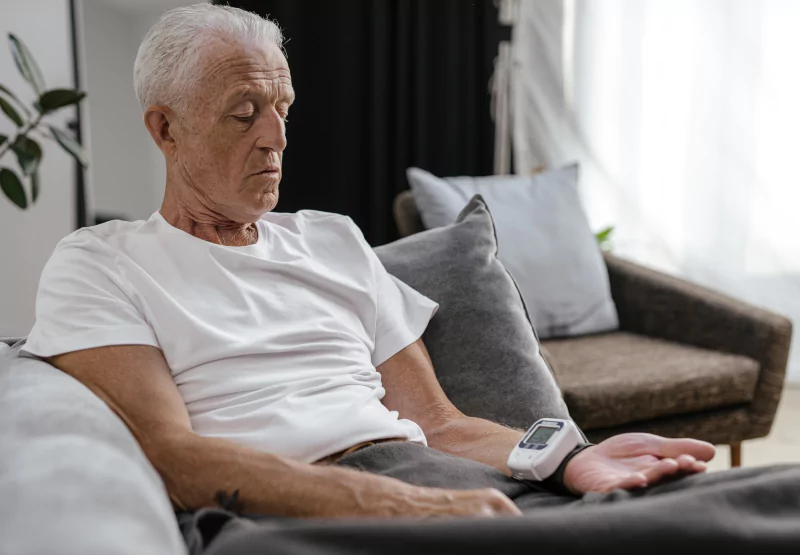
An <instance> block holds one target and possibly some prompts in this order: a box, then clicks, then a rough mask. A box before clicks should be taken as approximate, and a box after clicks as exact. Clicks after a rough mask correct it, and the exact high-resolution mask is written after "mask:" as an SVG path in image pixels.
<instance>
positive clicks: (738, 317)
mask: <svg viewBox="0 0 800 555" xmlns="http://www.w3.org/2000/svg"><path fill="white" fill-rule="evenodd" d="M606 265H607V267H608V273H609V279H610V282H611V292H612V295H613V297H614V301H615V302H616V305H617V310H618V312H619V317H620V327H621V329H622V330H625V331H629V332H632V333H636V334H640V335H646V336H649V337H657V338H661V339H665V340H667V341H674V342H676V343H682V344H686V345H694V346H697V347H701V348H705V349H713V350H716V351H721V352H725V353H731V354H738V355H744V356H747V357H750V358H752V359H753V360H755V361H757V362H758V364H759V366H760V372H759V376H758V381H757V383H756V388H755V394H754V396H753V399H752V402H751V403H750V404H749V405H748V407H749V409H750V412H749V417H748V418H747V422H746V425H745V426H744V427H742V428H739V429H738V430H737V433H739V434H741V439H750V438H756V437H763V436H766V435H767V434H769V431H770V428H771V427H772V422H773V420H774V418H775V413H776V412H777V410H778V402H779V401H780V397H781V393H782V391H783V385H784V380H785V376H786V363H787V360H788V357H789V348H790V346H791V338H792V323H791V321H789V320H788V319H786V318H784V317H783V316H780V315H778V314H775V313H772V312H769V311H767V310H763V309H761V308H758V307H755V306H752V305H750V304H747V303H745V302H742V301H739V300H737V299H734V298H732V297H729V296H727V295H723V294H722V293H719V292H717V291H714V290H711V289H708V288H706V287H702V286H700V285H696V284H694V283H690V282H688V281H685V280H682V279H679V278H676V277H672V276H668V275H665V274H663V273H660V272H656V271H654V270H651V269H649V268H644V267H642V266H640V265H638V264H634V263H632V262H629V261H627V260H624V259H621V258H619V257H616V256H613V255H606Z"/></svg>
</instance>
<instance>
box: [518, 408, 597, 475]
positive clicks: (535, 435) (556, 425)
mask: <svg viewBox="0 0 800 555" xmlns="http://www.w3.org/2000/svg"><path fill="white" fill-rule="evenodd" d="M582 443H584V438H583V435H582V434H581V432H580V430H578V427H577V426H576V425H575V423H574V422H573V421H572V420H557V419H555V418H542V419H541V420H537V421H536V423H535V424H534V425H533V426H531V427H530V429H529V430H528V433H526V434H525V437H523V438H522V441H520V442H519V444H518V445H517V446H516V447H514V450H513V451H511V455H509V456H508V468H510V469H511V472H512V473H513V476H514V478H516V479H517V480H536V481H541V480H544V479H546V478H549V477H550V476H552V475H553V473H554V472H555V471H556V470H558V466H559V465H560V464H561V462H562V461H563V460H564V459H565V458H566V457H567V455H569V454H570V453H571V452H572V450H573V449H575V448H576V447H577V446H578V445H580V444H582Z"/></svg>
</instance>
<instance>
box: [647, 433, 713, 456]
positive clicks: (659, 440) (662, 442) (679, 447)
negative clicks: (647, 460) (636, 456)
mask: <svg viewBox="0 0 800 555" xmlns="http://www.w3.org/2000/svg"><path fill="white" fill-rule="evenodd" d="M651 442H652V449H653V450H652V454H653V455H656V456H658V457H661V458H669V459H675V458H677V457H679V456H681V455H691V456H693V457H694V458H695V459H697V460H699V461H710V460H711V459H713V458H714V453H715V452H716V449H715V448H714V446H713V445H711V444H710V443H708V442H705V441H700V440H698V439H689V438H677V439H670V438H665V437H659V436H652V439H651Z"/></svg>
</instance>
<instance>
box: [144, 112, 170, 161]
mask: <svg viewBox="0 0 800 555" xmlns="http://www.w3.org/2000/svg"><path fill="white" fill-rule="evenodd" d="M174 121H175V113H174V112H173V111H172V110H171V109H169V108H168V107H167V106H160V105H153V106H150V107H149V108H147V110H145V113H144V126H145V127H147V131H149V132H150V136H151V137H153V140H154V141H155V143H156V145H157V146H158V148H160V149H161V151H162V152H163V153H164V154H166V155H170V154H172V152H173V151H174V150H175V137H174V136H173V135H172V132H171V129H170V123H172V122H174Z"/></svg>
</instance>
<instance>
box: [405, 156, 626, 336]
mask: <svg viewBox="0 0 800 555" xmlns="http://www.w3.org/2000/svg"><path fill="white" fill-rule="evenodd" d="M407 175H408V181H409V183H410V185H411V192H412V195H413V196H414V201H415V203H416V205H417V207H418V208H419V211H420V215H421V216H422V221H423V223H424V224H425V227H427V228H429V229H430V228H434V227H442V226H446V225H450V224H452V223H453V222H455V220H456V217H457V216H458V214H459V212H460V211H461V209H462V208H464V205H466V204H467V202H469V199H471V198H472V196H473V195H476V194H480V195H481V196H483V198H484V200H485V201H486V205H487V206H488V207H489V210H490V211H491V213H492V216H493V217H494V221H495V226H496V228H497V241H498V257H499V258H500V261H501V262H502V263H503V265H505V267H506V268H507V269H508V271H509V273H510V274H511V275H512V276H513V277H514V280H515V281H516V282H517V285H518V287H519V289H520V292H521V293H522V298H523V299H524V301H525V305H526V306H527V308H528V312H529V314H530V317H531V320H532V321H533V325H534V327H535V328H536V331H537V333H538V334H539V337H541V338H547V337H565V336H573V335H583V334H588V333H596V332H603V331H610V330H614V329H616V328H617V327H618V326H619V321H618V319H617V310H616V307H615V306H614V302H613V300H612V299H611V290H610V287H609V283H608V271H607V270H606V266H605V262H604V261H603V255H602V253H601V251H600V248H599V246H598V245H597V241H596V239H595V236H594V234H593V233H592V231H591V229H590V228H589V223H588V221H587V219H586V215H585V214H584V212H583V208H582V207H581V202H580V197H579V195H578V166H577V164H573V165H570V166H565V167H563V168H559V169H556V170H552V171H548V172H543V173H540V174H538V175H535V176H532V177H526V176H489V177H446V178H438V177H436V176H434V175H432V174H430V173H428V172H426V171H424V170H421V169H419V168H409V169H408V171H407Z"/></svg>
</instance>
